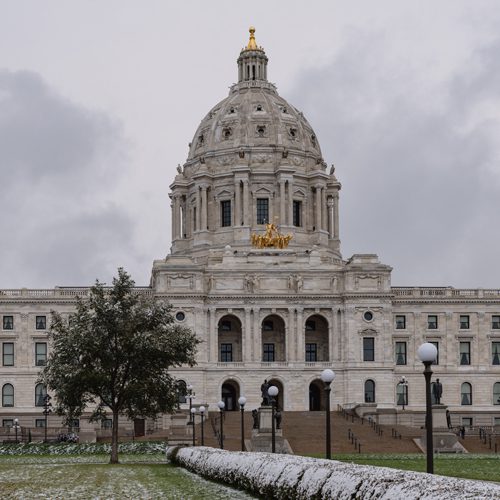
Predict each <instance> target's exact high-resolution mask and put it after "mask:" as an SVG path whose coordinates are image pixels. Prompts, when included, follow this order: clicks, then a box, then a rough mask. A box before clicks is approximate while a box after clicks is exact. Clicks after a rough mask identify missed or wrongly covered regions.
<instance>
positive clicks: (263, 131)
mask: <svg viewBox="0 0 500 500" xmlns="http://www.w3.org/2000/svg"><path fill="white" fill-rule="evenodd" d="M257 135H258V136H259V137H264V136H265V135H266V127H265V125H259V126H258V127H257Z"/></svg>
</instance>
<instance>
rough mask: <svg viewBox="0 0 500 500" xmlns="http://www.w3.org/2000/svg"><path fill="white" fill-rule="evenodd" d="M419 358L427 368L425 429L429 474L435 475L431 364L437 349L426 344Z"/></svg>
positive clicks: (418, 354) (420, 348)
mask: <svg viewBox="0 0 500 500" xmlns="http://www.w3.org/2000/svg"><path fill="white" fill-rule="evenodd" d="M417 356H418V358H419V359H420V361H422V363H423V364H424V366H425V369H424V377H425V403H426V404H425V407H426V411H425V429H426V434H427V472H428V473H429V474H434V443H433V442H432V401H431V376H432V370H431V364H432V363H433V362H434V361H436V357H437V349H436V346H435V345H434V344H431V343H430V342H425V343H424V344H422V345H421V346H420V347H419V348H418V351H417Z"/></svg>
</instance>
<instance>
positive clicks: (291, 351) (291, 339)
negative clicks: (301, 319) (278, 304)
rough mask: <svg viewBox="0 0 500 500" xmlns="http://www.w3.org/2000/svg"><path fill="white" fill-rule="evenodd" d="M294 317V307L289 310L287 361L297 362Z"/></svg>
mask: <svg viewBox="0 0 500 500" xmlns="http://www.w3.org/2000/svg"><path fill="white" fill-rule="evenodd" d="M294 315H295V309H294V308H293V307H289V308H288V335H287V337H288V339H287V340H288V343H287V350H288V354H287V359H286V360H287V361H288V362H290V361H292V362H293V361H297V359H296V358H295V333H296V332H295V325H294V322H293V320H294Z"/></svg>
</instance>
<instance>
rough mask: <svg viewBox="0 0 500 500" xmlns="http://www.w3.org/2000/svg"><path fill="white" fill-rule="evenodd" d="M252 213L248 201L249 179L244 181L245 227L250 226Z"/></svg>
mask: <svg viewBox="0 0 500 500" xmlns="http://www.w3.org/2000/svg"><path fill="white" fill-rule="evenodd" d="M250 211H251V207H250V206H249V199H248V179H244V180H243V225H245V226H249V225H250Z"/></svg>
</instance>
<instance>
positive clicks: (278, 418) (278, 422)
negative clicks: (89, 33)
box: [274, 410, 281, 429]
mask: <svg viewBox="0 0 500 500" xmlns="http://www.w3.org/2000/svg"><path fill="white" fill-rule="evenodd" d="M274 418H275V420H276V429H281V412H280V411H279V410H277V411H276V412H275V413H274Z"/></svg>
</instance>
